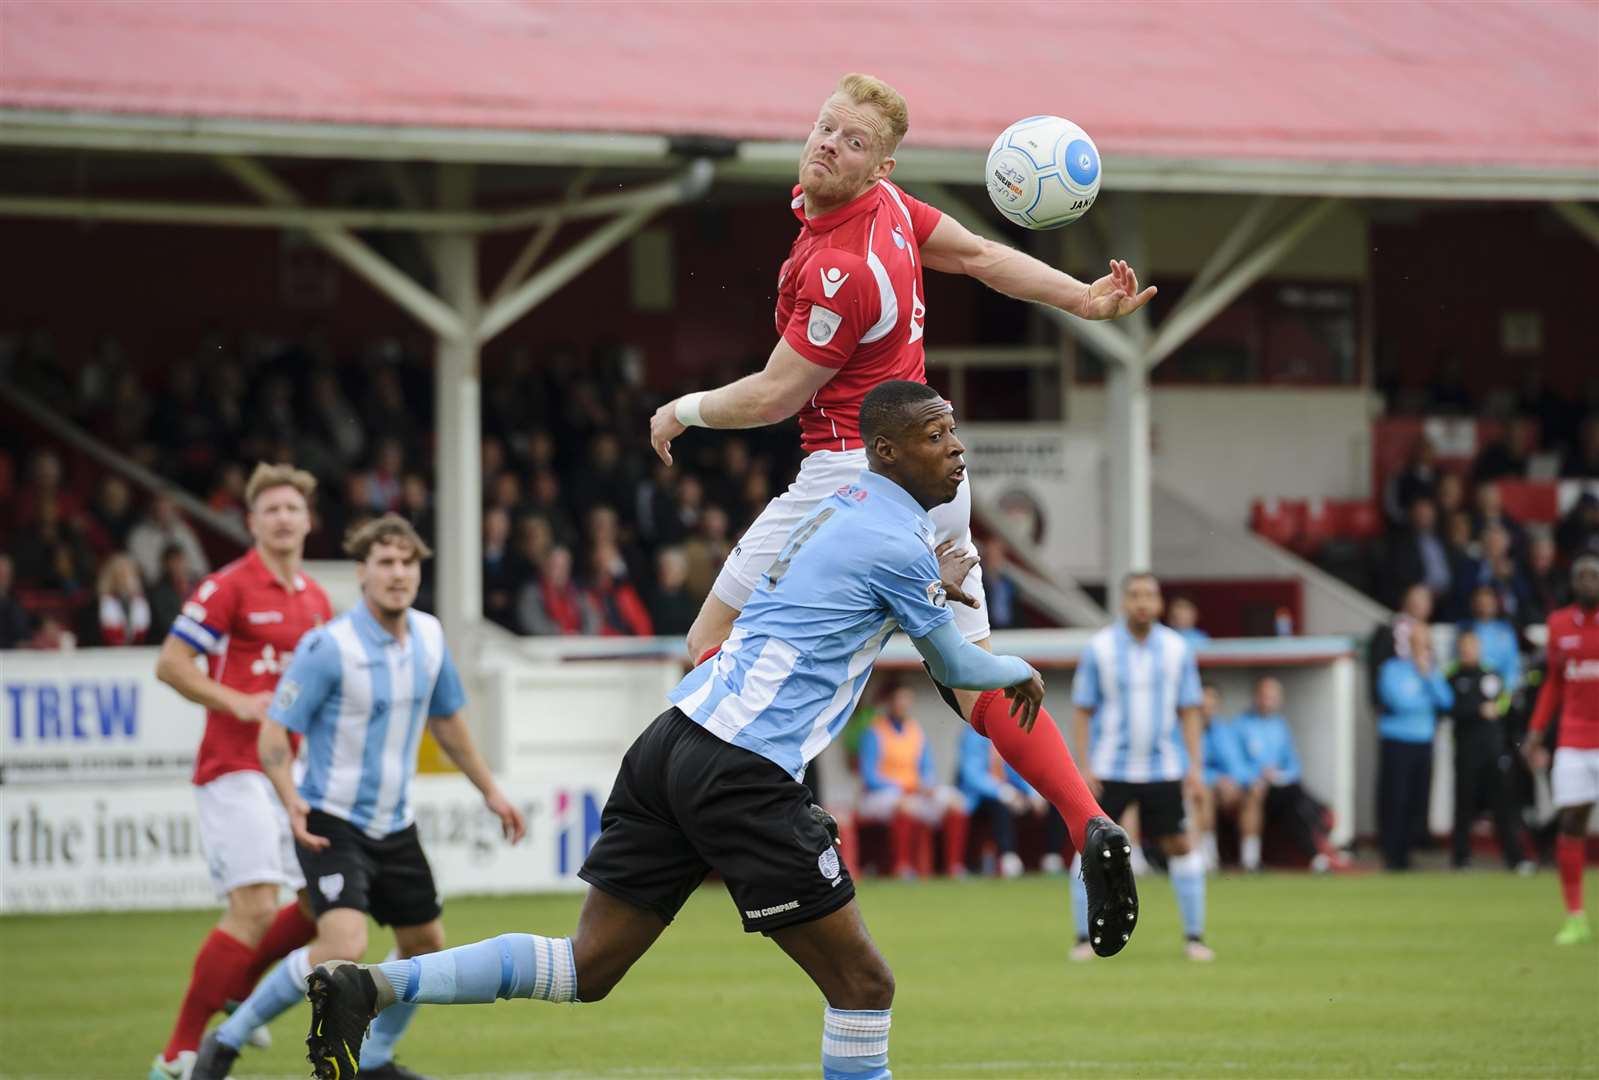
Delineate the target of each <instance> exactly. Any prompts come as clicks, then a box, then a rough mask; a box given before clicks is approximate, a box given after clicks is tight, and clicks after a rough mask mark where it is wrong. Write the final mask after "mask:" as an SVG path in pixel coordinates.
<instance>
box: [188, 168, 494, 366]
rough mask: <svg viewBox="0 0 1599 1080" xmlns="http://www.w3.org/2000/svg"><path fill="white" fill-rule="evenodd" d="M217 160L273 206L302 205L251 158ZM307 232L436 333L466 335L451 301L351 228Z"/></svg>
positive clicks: (311, 229)
mask: <svg viewBox="0 0 1599 1080" xmlns="http://www.w3.org/2000/svg"><path fill="white" fill-rule="evenodd" d="M217 161H218V162H219V163H220V164H221V165H222V167H223V169H225V170H226V171H227V172H228V173H230V174H232V176H233V177H234V178H235V179H237V180H238V181H239V182H240V183H241V184H243V185H244V186H245V187H247V188H249V189H250V190H251V191H254V192H255V193H256V194H257V195H259V196H261V198H262V199H263V200H265V201H266V202H268V203H270V204H272V205H273V206H278V207H288V208H295V207H298V206H299V203H300V198H299V196H298V195H296V194H295V193H294V192H293V191H292V190H290V189H289V188H288V187H287V186H286V185H285V184H284V183H283V182H282V181H281V180H279V179H278V178H277V177H275V176H273V175H272V174H271V173H270V172H268V171H267V170H266V169H264V168H262V167H261V166H260V165H259V164H257V163H256V162H254V161H252V160H250V159H249V158H241V157H231V156H223V157H219V158H217ZM307 231H308V233H309V235H310V236H311V238H312V239H314V240H315V241H316V242H317V243H318V244H321V245H322V247H324V248H326V249H327V251H328V252H329V253H330V254H332V255H333V256H334V258H336V259H338V260H339V261H340V262H342V263H344V264H345V265H346V266H348V267H349V268H350V269H351V270H353V271H355V272H356V273H357V274H359V275H360V276H361V277H363V278H365V279H366V280H367V281H368V282H369V283H371V285H372V286H373V287H374V288H376V289H377V290H378V291H379V292H381V293H383V295H385V296H387V297H388V298H389V299H391V300H393V301H394V302H395V303H396V304H398V305H400V306H401V307H402V308H404V309H405V310H406V311H408V312H410V313H411V314H412V315H413V316H415V317H416V319H417V320H418V321H420V322H421V323H422V324H423V325H425V326H427V327H428V328H429V329H431V330H432V331H433V332H434V333H435V334H438V335H439V336H440V337H443V338H460V337H464V336H466V334H467V326H468V325H469V324H468V323H466V322H463V321H462V319H461V316H460V315H459V314H457V313H456V312H455V311H453V310H451V308H450V306H449V305H448V304H446V303H444V301H442V300H440V299H439V298H438V297H436V296H434V295H433V294H432V293H430V292H428V291H427V290H426V289H424V288H423V287H422V286H420V285H418V284H417V283H416V282H415V281H413V280H412V279H411V278H410V277H409V276H408V275H407V274H406V273H405V272H404V271H403V270H400V269H399V268H398V267H396V266H395V265H394V264H393V263H391V262H389V261H388V260H387V259H385V258H384V257H383V256H381V255H379V254H378V253H377V252H375V251H373V250H372V249H371V248H370V247H368V246H367V245H366V244H364V243H362V242H361V240H359V239H358V238H357V237H356V236H354V235H353V234H352V233H350V231H349V230H348V229H343V228H336V227H332V226H314V227H312V228H310V229H308V230H307Z"/></svg>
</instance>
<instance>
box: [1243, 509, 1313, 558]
mask: <svg viewBox="0 0 1599 1080" xmlns="http://www.w3.org/2000/svg"><path fill="white" fill-rule="evenodd" d="M1305 514H1306V506H1305V501H1304V500H1303V499H1256V500H1255V502H1254V504H1253V506H1252V507H1251V509H1250V514H1249V527H1250V528H1251V529H1253V530H1254V531H1255V532H1256V533H1257V534H1259V535H1260V536H1263V537H1265V538H1266V539H1267V540H1270V541H1271V542H1272V543H1274V544H1280V545H1282V546H1283V547H1292V546H1294V542H1295V540H1296V539H1297V538H1298V537H1299V535H1300V533H1302V532H1303V531H1304V521H1305Z"/></svg>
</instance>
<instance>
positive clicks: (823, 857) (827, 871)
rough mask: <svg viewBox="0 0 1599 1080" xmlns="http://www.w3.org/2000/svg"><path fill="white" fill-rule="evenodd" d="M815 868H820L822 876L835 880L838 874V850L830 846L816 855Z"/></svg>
mask: <svg viewBox="0 0 1599 1080" xmlns="http://www.w3.org/2000/svg"><path fill="white" fill-rule="evenodd" d="M816 869H818V870H820V871H821V872H822V876H823V877H824V878H826V879H827V880H828V881H837V880H838V874H839V866H838V851H837V850H836V849H835V848H831V847H830V848H828V849H827V850H826V851H824V852H822V853H821V854H820V855H818V856H816Z"/></svg>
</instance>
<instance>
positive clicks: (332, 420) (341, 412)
mask: <svg viewBox="0 0 1599 1080" xmlns="http://www.w3.org/2000/svg"><path fill="white" fill-rule="evenodd" d="M310 398H311V400H310V407H309V409H308V410H307V414H306V426H307V429H308V433H309V434H310V435H311V437H312V438H314V439H316V440H317V441H319V442H320V443H321V444H322V446H323V448H324V450H325V452H326V453H327V455H328V456H329V457H331V458H332V459H333V460H335V461H337V462H338V463H339V465H340V467H341V468H343V469H347V468H349V467H350V466H352V465H354V464H355V463H356V462H357V461H359V460H360V459H361V452H362V451H363V450H365V449H366V430H365V429H364V428H363V427H362V426H361V417H360V414H358V413H357V412H356V411H355V409H354V408H352V407H351V406H350V403H349V401H348V400H346V399H345V396H344V392H343V391H342V390H341V389H340V388H339V380H338V378H337V377H336V376H335V375H334V373H333V372H332V371H331V370H329V369H328V368H319V369H318V370H317V371H315V372H313V373H312V374H311V394H310Z"/></svg>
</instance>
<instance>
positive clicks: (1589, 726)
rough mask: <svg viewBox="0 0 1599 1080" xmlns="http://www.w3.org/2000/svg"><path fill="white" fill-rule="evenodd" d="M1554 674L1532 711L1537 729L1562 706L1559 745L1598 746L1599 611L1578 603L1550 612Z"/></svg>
mask: <svg viewBox="0 0 1599 1080" xmlns="http://www.w3.org/2000/svg"><path fill="white" fill-rule="evenodd" d="M1548 629H1549V649H1548V652H1549V674H1548V675H1546V676H1545V677H1544V684H1543V690H1542V692H1541V693H1539V695H1538V707H1537V708H1536V709H1534V710H1533V713H1532V730H1533V731H1535V732H1538V731H1542V730H1543V729H1544V728H1546V727H1548V726H1549V721H1550V719H1551V718H1552V717H1553V716H1554V712H1555V708H1556V707H1557V705H1558V707H1559V709H1560V745H1561V746H1565V747H1569V748H1571V749H1573V750H1599V611H1584V610H1583V609H1582V608H1580V607H1578V606H1577V605H1575V604H1573V605H1572V606H1571V607H1564V608H1561V609H1560V610H1559V611H1556V612H1554V613H1553V614H1551V615H1550V616H1549V626H1548Z"/></svg>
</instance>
